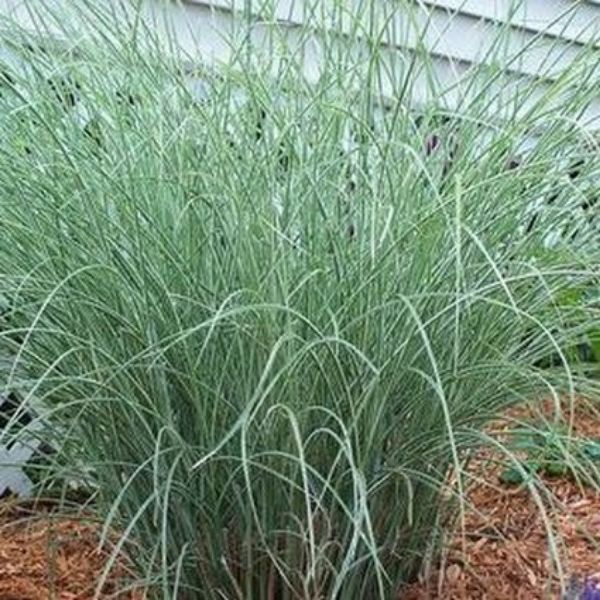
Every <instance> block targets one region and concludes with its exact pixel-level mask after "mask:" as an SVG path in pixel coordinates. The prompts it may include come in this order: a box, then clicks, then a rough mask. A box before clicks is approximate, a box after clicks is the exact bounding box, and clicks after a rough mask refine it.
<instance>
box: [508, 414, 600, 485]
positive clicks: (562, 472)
mask: <svg viewBox="0 0 600 600" xmlns="http://www.w3.org/2000/svg"><path fill="white" fill-rule="evenodd" d="M509 436H510V438H511V441H510V442H509V443H508V445H507V447H508V448H509V449H510V450H511V451H513V452H514V453H515V455H518V456H522V458H520V460H519V463H520V464H519V467H516V466H511V467H509V468H507V469H505V470H504V471H503V472H502V473H501V474H500V481H501V482H502V483H505V484H510V485H519V484H522V483H524V482H525V481H526V480H527V476H528V475H532V476H533V475H536V474H539V475H545V476H547V477H562V476H575V477H578V478H580V479H584V480H589V476H588V475H589V473H588V467H589V463H590V462H591V463H599V462H600V439H585V438H583V439H580V438H572V437H571V436H569V435H568V428H567V427H565V426H562V427H561V426H548V425H545V424H538V426H537V427H536V426H535V424H533V425H532V426H531V427H526V428H519V429H514V430H512V431H510V432H509Z"/></svg>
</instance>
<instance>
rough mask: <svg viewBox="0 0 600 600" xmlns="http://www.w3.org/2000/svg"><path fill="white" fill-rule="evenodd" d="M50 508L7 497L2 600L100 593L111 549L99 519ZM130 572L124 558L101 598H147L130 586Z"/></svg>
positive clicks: (0, 552)
mask: <svg viewBox="0 0 600 600" xmlns="http://www.w3.org/2000/svg"><path fill="white" fill-rule="evenodd" d="M48 508H49V507H48V506H41V507H40V506H38V507H36V508H34V509H33V510H32V509H28V508H25V507H23V506H19V505H15V504H14V503H12V502H11V501H8V502H6V501H5V502H4V503H3V507H2V510H1V511H0V523H1V525H0V600H48V599H50V598H51V599H53V600H88V599H91V598H93V597H94V594H95V591H96V586H97V584H98V582H99V580H100V577H101V576H102V573H103V570H104V568H105V566H106V564H107V559H108V557H109V556H110V550H111V549H110V548H108V547H107V545H106V544H105V545H104V547H103V548H100V545H99V540H100V538H99V532H100V526H99V524H98V523H97V522H94V521H93V520H91V519H90V518H89V517H87V518H85V517H76V516H73V517H71V518H66V517H64V516H61V517H59V516H56V515H53V514H52V512H51V511H50V510H48ZM130 575H131V573H130V571H129V569H127V567H126V562H125V560H124V559H121V560H120V561H119V562H118V563H117V564H116V565H115V567H114V568H113V569H111V571H110V573H109V577H108V578H107V580H106V583H105V585H104V586H103V587H102V590H101V592H102V593H101V594H100V598H115V599H119V600H142V599H143V597H144V596H143V594H142V593H141V592H140V591H139V590H135V589H131V586H130V585H129V586H128V583H127V581H128V579H130V578H131V577H130ZM128 588H129V589H128ZM123 590H128V591H123Z"/></svg>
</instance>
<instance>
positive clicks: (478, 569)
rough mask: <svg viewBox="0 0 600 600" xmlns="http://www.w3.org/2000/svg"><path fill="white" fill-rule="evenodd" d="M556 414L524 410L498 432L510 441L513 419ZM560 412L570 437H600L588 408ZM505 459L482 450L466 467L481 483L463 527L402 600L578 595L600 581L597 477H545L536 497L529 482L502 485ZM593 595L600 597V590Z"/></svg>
mask: <svg viewBox="0 0 600 600" xmlns="http://www.w3.org/2000/svg"><path fill="white" fill-rule="evenodd" d="M554 413H555V411H554V409H553V404H552V403H551V402H548V403H545V404H544V405H543V406H542V408H541V411H540V408H539V407H538V408H535V409H534V408H532V407H521V408H519V409H517V410H514V411H511V413H509V415H508V417H509V420H508V422H507V420H503V421H502V422H501V423H498V424H497V427H495V428H494V433H493V437H495V438H497V439H501V440H502V439H505V438H506V433H505V432H506V430H507V429H509V428H511V429H514V428H515V423H514V421H517V422H528V423H531V422H532V421H534V422H538V421H539V419H540V418H544V419H552V415H553V414H554ZM562 415H563V419H562V422H563V423H568V426H569V427H570V428H571V431H572V435H573V437H581V438H587V439H600V417H599V415H598V414H597V413H596V412H595V411H594V410H593V409H591V408H590V406H589V405H587V404H585V403H583V402H582V403H581V404H578V407H577V409H576V410H574V411H570V410H569V408H568V407H564V406H563V411H562ZM513 419H514V421H513ZM501 460H502V458H501V457H499V456H498V455H497V454H496V455H495V454H494V453H493V452H490V451H489V450H484V451H482V452H480V454H479V456H478V457H477V459H476V460H475V461H473V463H472V464H471V466H470V467H469V469H468V471H469V473H470V475H472V476H473V479H476V484H475V485H472V486H471V488H470V491H469V492H468V494H467V496H468V501H467V504H466V507H465V508H466V514H465V516H464V527H461V528H459V531H457V532H456V533H455V534H454V535H453V536H452V537H451V539H450V540H449V541H448V544H447V548H446V551H445V553H444V557H443V560H442V561H441V564H438V565H437V566H436V567H435V568H434V569H433V570H430V572H429V573H427V574H424V575H423V576H422V577H421V581H420V582H419V583H418V584H415V585H413V586H411V587H410V588H409V589H408V590H406V591H405V593H403V594H402V596H401V598H402V600H425V599H434V598H443V599H444V600H458V599H461V600H462V599H482V600H507V599H510V600H513V599H515V600H521V599H522V600H525V599H527V600H537V599H538V598H539V599H546V598H551V599H561V598H565V599H568V600H578V599H579V598H580V590H581V587H582V586H583V585H584V583H585V582H587V584H588V586H589V587H590V588H591V587H592V586H594V585H595V583H596V582H598V581H600V493H599V491H598V484H599V483H600V481H598V480H596V485H595V486H594V485H586V484H585V483H583V482H581V481H579V482H578V481H576V480H575V478H574V477H573V476H570V475H564V476H561V477H557V478H550V477H546V476H541V477H540V479H541V483H543V486H541V487H539V488H538V489H539V490H540V491H539V493H538V494H537V497H536V494H535V493H532V491H531V490H530V489H529V488H528V487H527V486H509V485H504V484H502V483H500V474H501V472H502V471H503V470H504V469H505V467H504V466H500V465H499V464H498V463H499V462H501ZM544 490H545V491H544ZM541 509H543V510H541ZM552 538H553V539H554V543H555V556H556V557H557V560H553V558H552V552H551V551H550V543H549V542H550V540H551V539H552ZM593 597H594V598H600V589H599V590H598V596H593Z"/></svg>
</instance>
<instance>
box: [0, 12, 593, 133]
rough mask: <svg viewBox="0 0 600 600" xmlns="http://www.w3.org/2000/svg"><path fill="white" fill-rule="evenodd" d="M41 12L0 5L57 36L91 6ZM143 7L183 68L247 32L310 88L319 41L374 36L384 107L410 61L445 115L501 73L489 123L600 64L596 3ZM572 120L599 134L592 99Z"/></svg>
mask: <svg viewBox="0 0 600 600" xmlns="http://www.w3.org/2000/svg"><path fill="white" fill-rule="evenodd" d="M43 4H44V5H45V6H48V7H50V9H51V10H52V11H53V12H54V14H55V15H56V16H57V18H56V22H55V23H54V24H52V23H51V22H50V21H49V20H48V19H45V20H44V22H43V23H41V22H40V20H39V19H38V18H37V17H36V15H35V12H34V11H35V8H34V10H33V11H32V6H34V7H35V4H32V3H31V2H28V1H25V0H0V13H3V14H5V15H8V16H10V17H12V18H14V20H15V21H16V22H18V23H19V24H21V25H23V26H24V27H27V28H29V29H31V28H35V29H38V30H43V29H45V28H47V29H50V30H52V31H51V32H50V33H53V34H56V35H57V36H58V37H60V35H61V30H60V29H61V28H60V23H64V22H76V19H77V10H78V8H77V7H81V6H83V5H89V6H92V7H93V6H94V2H92V1H91V0H89V1H85V0H79V1H73V0H44V3H43ZM98 5H101V6H103V9H104V10H105V8H106V7H107V6H111V7H113V9H114V18H115V19H116V20H120V19H122V18H123V2H122V1H121V0H104V2H102V3H99V4H98ZM142 7H143V13H144V19H145V21H146V22H147V23H148V24H149V26H150V27H151V28H152V29H153V30H154V31H157V32H158V33H159V35H160V36H162V37H163V38H164V39H166V37H167V35H169V34H175V35H174V36H172V37H174V38H175V39H176V40H177V46H178V51H180V52H181V53H182V55H183V56H184V57H185V60H187V61H190V62H191V63H194V62H197V61H202V62H204V63H205V64H206V63H207V64H219V63H227V62H229V61H230V60H231V57H232V54H233V51H234V48H236V46H237V45H238V42H239V41H240V40H241V39H242V38H243V37H244V36H245V35H246V34H247V33H248V32H249V33H250V36H251V39H252V41H253V43H254V47H253V49H254V52H255V53H256V56H257V60H260V56H261V53H263V56H264V57H268V58H269V59H272V58H273V57H274V56H276V55H277V52H274V48H276V47H277V45H278V44H283V45H286V46H287V47H295V48H298V49H299V50H298V51H299V52H300V51H301V53H302V56H303V66H304V71H305V74H306V77H307V78H308V79H309V80H316V79H317V78H318V77H319V74H320V65H321V60H322V59H321V49H322V46H323V43H324V40H325V38H326V37H329V38H330V39H329V40H328V43H330V41H331V39H332V38H333V37H335V38H337V39H342V40H343V41H344V42H348V47H349V48H351V49H353V50H352V51H355V52H360V48H361V44H364V43H365V39H366V36H367V35H368V33H369V32H371V33H372V32H377V33H380V34H381V35H380V43H381V56H382V59H381V76H380V78H379V80H380V89H379V92H380V95H381V97H382V98H383V101H385V98H393V97H394V95H395V91H396V90H397V88H398V87H399V82H400V81H402V79H403V77H404V74H405V73H406V72H407V70H408V68H409V65H410V64H411V62H412V61H415V64H413V65H412V71H411V73H412V77H413V78H414V84H413V85H412V86H411V89H412V94H413V102H414V104H415V105H418V104H423V103H427V102H428V101H431V100H435V101H436V102H438V103H440V104H442V105H444V106H446V107H447V108H451V109H459V108H460V105H461V103H464V102H465V101H468V96H467V95H466V92H465V90H466V89H467V88H466V86H465V85H464V82H465V81H466V80H467V79H468V75H469V74H470V73H471V72H472V67H473V65H474V64H478V63H484V64H488V65H490V66H494V67H496V66H497V67H500V66H501V67H502V68H503V70H504V72H505V75H504V76H503V77H501V78H499V79H498V80H497V83H495V84H493V85H491V86H490V87H489V89H488V90H487V92H488V94H489V96H490V98H491V99H493V102H492V104H491V105H490V113H491V114H493V115H494V116H498V115H503V114H504V115H505V116H507V117H512V116H514V115H512V113H511V112H510V111H511V110H512V104H511V99H512V98H514V95H515V94H516V93H522V92H523V91H526V92H527V94H528V95H529V98H530V100H529V102H530V103H533V102H535V101H536V100H537V99H538V98H539V97H540V96H542V95H543V94H545V93H546V92H547V90H548V89H549V88H550V86H552V84H553V81H554V80H555V79H556V78H557V77H559V76H560V75H561V74H562V73H564V72H565V71H566V72H567V73H568V70H569V67H570V65H572V64H573V61H574V60H576V58H577V56H578V53H579V52H580V51H581V50H582V48H583V47H584V46H586V45H587V46H591V47H592V48H593V51H594V52H597V53H598V61H599V62H600V0H578V1H574V0H521V1H517V2H514V1H513V0H279V1H274V0H183V1H179V2H177V1H164V0H144V1H143V3H142ZM44 33H48V32H46V31H45V32H44ZM425 51H426V52H427V56H428V57H429V58H428V59H427V62H428V63H429V65H428V68H427V69H426V68H425V66H424V64H423V62H424V59H423V58H421V57H422V56H423V55H424V54H423V53H424V52H425ZM415 57H416V59H415ZM432 77H433V79H434V80H435V82H436V83H435V86H432V84H431V80H432ZM534 81H535V86H532V85H531V84H532V82H534ZM576 84H577V82H576V81H574V82H573V85H576ZM357 85H360V81H357ZM599 88H600V82H599ZM434 95H435V97H434ZM599 95H600V93H599ZM530 103H529V104H528V103H525V104H524V108H525V109H526V108H527V107H528V106H529V105H530ZM580 121H581V122H582V123H585V124H586V125H587V126H588V127H591V128H594V129H596V128H598V127H600V99H599V100H597V101H596V102H595V103H593V105H592V106H590V107H589V108H588V110H587V111H586V112H585V113H584V114H582V115H581V118H580Z"/></svg>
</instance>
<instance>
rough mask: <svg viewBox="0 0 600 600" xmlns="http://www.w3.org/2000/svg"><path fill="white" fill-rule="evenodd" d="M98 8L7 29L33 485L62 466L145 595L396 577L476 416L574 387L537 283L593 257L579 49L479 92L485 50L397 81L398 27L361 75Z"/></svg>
mask: <svg viewBox="0 0 600 600" xmlns="http://www.w3.org/2000/svg"><path fill="white" fill-rule="evenodd" d="M90 10H91V9H90ZM86 14H87V13H86ZM88 17H89V15H88ZM109 21H110V19H108V18H107V19H106V20H102V19H98V18H96V19H95V20H93V19H92V18H91V17H89V19H88V20H86V21H85V25H86V27H85V28H83V29H81V30H78V31H79V32H80V31H85V32H86V35H83V34H80V35H78V36H77V37H69V36H66V35H65V36H63V37H62V38H60V36H59V38H60V39H62V40H63V42H62V43H59V42H56V47H54V46H53V47H52V48H51V49H50V48H49V46H48V45H46V46H43V47H42V46H40V45H39V43H36V42H34V41H33V38H32V36H31V35H30V34H26V33H22V34H15V33H14V29H13V30H12V31H13V32H12V33H11V34H10V35H9V34H6V36H5V38H6V39H5V43H6V44H9V47H10V49H11V52H12V54H11V56H13V57H15V59H14V61H13V62H10V63H9V61H5V62H6V64H5V65H4V66H3V69H4V71H5V73H6V74H7V76H5V77H4V79H3V81H4V87H3V89H2V98H1V99H0V102H1V103H2V104H3V109H2V111H1V114H0V132H1V137H0V285H1V291H2V294H3V297H4V298H5V299H6V302H5V304H6V306H7V307H8V308H7V309H6V310H5V313H4V316H3V319H4V320H3V328H2V332H1V338H0V339H1V341H2V351H3V353H4V354H5V356H7V357H10V360H9V361H8V366H7V367H6V369H5V373H4V377H5V380H4V381H5V382H6V386H7V388H9V389H17V390H19V391H20V393H21V394H22V395H23V402H24V403H25V404H27V403H33V402H35V403H37V404H38V405H40V406H43V407H44V415H45V416H44V419H45V421H46V423H47V424H49V425H50V426H51V427H48V428H46V429H47V430H48V436H52V440H51V443H52V444H53V445H54V447H55V448H57V450H56V453H55V454H54V455H53V457H52V459H51V464H50V465H49V466H47V469H46V470H45V471H43V473H42V474H41V475H40V477H39V489H40V493H44V490H46V489H49V488H47V486H50V485H51V484H52V485H56V482H57V481H58V482H60V481H63V482H66V483H65V486H67V487H68V485H70V483H72V482H73V480H74V479H77V480H78V481H79V482H80V484H81V482H82V481H83V482H84V483H83V485H85V486H86V487H87V489H88V490H90V493H91V494H92V496H93V497H92V500H93V506H94V508H95V510H96V511H97V513H98V514H99V515H100V516H101V517H102V518H103V519H104V533H105V535H106V536H107V537H108V536H109V534H112V532H115V531H117V532H119V539H120V541H119V543H118V544H117V546H116V548H115V551H114V556H116V555H117V554H118V553H119V551H121V550H125V551H126V552H128V553H129V555H130V556H131V558H132V559H133V560H134V561H135V563H136V566H137V570H138V573H139V577H140V582H142V583H143V584H144V585H146V586H148V588H149V589H151V590H152V591H153V592H154V593H155V594H156V595H157V596H158V597H160V596H162V597H164V598H176V597H180V598H215V599H216V598H265V599H271V598H282V599H283V598H311V599H314V598H376V597H377V598H391V597H394V594H395V593H397V592H398V590H399V589H400V587H401V586H402V585H403V584H404V583H406V582H408V581H411V580H412V579H414V578H415V576H416V575H417V574H418V572H419V570H420V569H421V568H422V566H423V564H424V562H425V561H426V559H427V557H429V556H431V555H432V553H434V552H435V550H436V549H437V548H438V544H439V542H440V539H441V536H442V532H443V528H444V526H446V525H449V524H450V521H449V520H448V519H449V516H448V515H449V514H456V515H457V516H458V518H459V522H460V515H461V512H462V509H463V508H464V501H463V500H462V493H463V491H464V489H465V487H466V486H467V485H468V484H469V480H468V477H467V475H466V472H465V467H466V464H467V463H468V458H469V456H470V452H471V450H472V449H474V448H476V447H477V446H478V445H479V444H480V443H481V442H482V441H483V440H484V439H485V435H484V433H483V428H484V427H485V425H486V423H487V422H489V420H490V419H491V418H493V417H494V416H495V415H497V414H498V413H499V412H500V411H502V410H503V409H505V408H507V407H509V406H511V405H514V404H516V403H519V402H522V401H523V400H526V399H527V400H531V399H535V398H548V397H549V396H550V397H554V398H555V399H556V400H557V405H558V400H559V399H567V400H570V401H574V400H575V398H576V397H578V396H580V395H581V396H588V397H589V396H593V395H594V394H597V392H598V386H597V384H596V383H594V380H593V379H589V378H588V377H587V375H586V371H585V369H584V368H583V367H582V365H581V364H580V363H579V362H577V361H576V359H574V358H570V357H572V356H573V352H572V350H573V349H574V348H577V347H578V345H579V344H580V343H581V342H582V340H583V339H584V338H585V336H586V335H587V333H588V325H589V324H590V323H591V322H592V321H593V320H594V319H596V320H597V317H598V313H597V307H596V308H594V306H593V305H585V304H578V305H577V307H573V306H572V305H569V304H568V303H566V302H562V301H561V298H563V297H564V294H565V292H566V291H567V290H569V289H572V288H575V287H577V288H586V289H588V288H590V287H592V288H593V287H594V286H598V281H599V279H598V276H599V273H598V270H597V265H598V264H600V263H599V259H600V256H599V251H600V248H599V246H598V244H596V243H594V241H593V237H592V236H591V234H590V232H589V229H586V228H585V227H587V226H588V225H589V223H588V220H587V218H588V216H589V215H590V214H591V213H590V211H591V210H596V211H597V206H596V208H594V206H592V208H591V209H588V212H587V213H585V214H584V213H582V215H583V216H582V217H581V218H580V217H579V216H578V215H579V212H578V211H580V210H583V209H582V208H581V202H582V198H584V197H586V198H587V197H588V196H589V194H590V192H589V189H590V185H589V184H590V181H593V178H594V177H597V176H598V172H599V169H598V167H599V163H598V152H597V148H596V146H595V145H594V140H593V138H592V137H591V136H590V135H589V134H588V132H587V130H586V129H584V128H583V127H580V126H578V125H577V124H576V119H577V117H578V116H579V115H580V114H581V110H582V108H584V107H585V106H587V104H588V103H589V102H590V101H591V100H592V96H593V93H594V91H593V86H592V85H591V84H590V85H589V86H586V81H591V80H592V79H593V78H592V79H590V77H591V75H593V74H594V73H595V70H596V69H597V65H596V63H595V61H594V60H593V55H592V54H591V50H589V49H587V50H586V49H584V50H583V51H582V53H581V56H580V57H579V58H578V60H577V61H576V62H574V64H573V65H572V67H571V68H570V69H569V70H568V71H566V72H564V73H562V74H560V75H558V76H557V77H556V79H555V80H554V81H553V82H552V81H551V82H550V83H548V82H545V83H543V84H542V82H538V83H537V84H533V83H532V84H528V85H529V86H530V87H528V88H526V89H525V88H524V89H523V90H522V91H521V92H520V93H519V94H516V95H515V97H514V99H513V104H510V103H507V104H506V106H505V108H506V107H507V106H512V108H511V109H510V110H513V111H514V113H511V114H507V115H504V116H506V117H507V118H506V119H503V118H502V119H501V118H498V116H499V115H498V114H496V113H495V112H494V111H490V107H493V106H496V104H494V102H495V101H496V100H498V98H499V96H500V92H499V91H498V89H499V88H498V84H499V82H500V83H501V82H502V80H501V78H500V77H499V75H498V73H497V71H496V70H495V69H493V68H490V69H489V70H486V68H485V67H482V68H481V69H479V70H474V72H473V73H472V74H471V75H470V77H471V79H470V80H469V81H470V82H471V83H470V85H469V86H468V90H469V91H468V94H467V93H466V92H465V96H464V98H463V99H462V102H461V103H459V104H458V105H457V106H456V107H455V108H453V109H450V108H448V107H447V106H444V104H443V103H441V102H440V103H437V102H435V101H434V100H432V101H431V102H424V103H421V104H412V103H411V98H413V96H414V94H413V91H414V89H415V88H416V87H417V86H423V85H428V86H430V92H431V97H432V98H435V94H436V93H438V92H439V94H441V88H438V86H441V83H438V82H437V81H436V80H435V78H434V77H431V78H428V79H427V83H426V82H425V81H424V79H423V77H422V74H423V73H424V72H425V73H427V72H431V73H433V66H432V63H431V62H430V60H431V59H429V58H428V57H427V55H426V54H424V53H423V52H421V51H420V50H418V49H417V51H416V52H415V54H414V57H416V58H414V60H413V63H410V64H409V63H406V64H405V65H404V69H403V70H400V71H399V72H398V73H399V77H398V79H397V80H395V81H394V82H393V85H392V84H390V85H391V88H390V90H388V91H389V93H386V95H385V98H383V97H380V91H381V90H380V88H379V78H378V77H377V76H375V72H376V71H377V69H378V65H379V61H383V58H382V57H381V56H379V54H378V52H377V51H376V50H375V49H374V48H375V45H369V48H370V50H368V52H371V53H372V54H371V55H370V58H371V60H370V61H367V62H366V63H365V62H364V61H363V60H362V58H363V56H361V55H359V54H361V53H357V54H356V56H355V55H354V54H352V53H348V54H347V55H341V54H340V53H339V52H337V51H336V49H337V46H336V44H339V43H340V41H339V40H338V39H329V38H327V36H323V38H322V39H321V43H322V47H323V48H328V46H327V44H331V47H330V50H331V52H323V53H322V57H321V63H320V67H319V72H318V76H314V73H313V74H312V76H311V77H308V76H307V75H306V69H304V67H303V64H302V63H301V61H300V60H299V59H298V55H297V53H296V51H295V50H294V48H287V50H286V46H285V45H282V46H281V47H279V48H278V50H277V52H278V53H279V54H277V58H278V60H277V61H268V60H264V62H261V61H258V60H254V58H253V56H254V55H252V51H253V48H252V46H251V45H250V46H248V47H241V50H240V51H239V52H236V53H233V54H232V58H231V61H230V63H229V64H227V65H224V66H223V67H222V68H220V69H217V70H216V71H211V70H208V69H200V68H199V67H198V68H195V67H194V68H192V66H190V65H189V60H188V62H187V63H186V61H185V60H183V59H184V58H186V57H182V56H177V55H175V56H174V55H173V54H169V53H167V52H166V50H165V52H164V53H163V52H162V51H160V46H159V41H157V40H154V38H153V37H152V36H150V34H149V33H148V31H147V30H146V29H144V27H141V26H140V24H139V22H138V21H135V22H134V23H133V25H134V26H135V27H133V26H132V28H131V30H130V29H128V28H126V27H125V26H122V28H121V29H119V30H116V29H115V28H111V27H110V25H109V24H107V23H109ZM62 26H63V27H65V28H66V27H67V25H65V24H64V23H62ZM363 35H367V34H366V33H365V32H363ZM372 35H373V38H372V40H375V39H376V37H377V34H376V32H375V33H373V34H372ZM307 36H308V33H307ZM35 39H36V40H37V39H38V38H37V37H36V38H35ZM243 39H246V38H243ZM278 39H279V38H278ZM65 40H66V41H65ZM73 40H74V41H73ZM279 41H281V40H279ZM173 46H174V44H172V45H171V46H170V47H169V49H170V50H171V51H172V50H173ZM501 47H502V44H501V43H500V42H499V43H498V52H500V48H501ZM365 51H367V50H365ZM257 52H258V51H257ZM286 52H287V54H286ZM283 58H286V59H287V60H282V59H283ZM188 59H189V57H188ZM417 63H418V65H417ZM184 64H187V66H186V68H185V69H184V68H183V67H182V65H184ZM411 64H412V66H411ZM415 65H417V66H415ZM428 69H429V70H430V71H427V70H428ZM8 75H9V76H8ZM194 78H195V80H196V85H192V83H191V82H192V80H193V79H194ZM198 81H200V82H201V83H198ZM357 82H358V83H360V84H361V85H356V83H357ZM574 83H577V84H578V85H572V84H574ZM532 86H533V87H532ZM535 86H538V87H535ZM544 86H546V87H544ZM534 87H535V90H536V93H537V92H539V93H537V95H535V94H534V93H533V91H532V90H533V88H534ZM199 90H200V92H201V93H199ZM540 90H541V92H540ZM439 94H438V95H439ZM440 97H441V96H440ZM517 116H518V118H517ZM531 140H534V142H535V143H532V144H529V145H530V146H531V149H530V150H529V151H528V153H526V154H523V155H522V156H521V157H520V162H518V161H516V160H513V157H515V156H516V155H517V154H518V153H519V152H520V150H519V148H520V147H521V145H522V144H523V143H524V142H525V141H531ZM575 160H581V167H580V172H579V174H578V178H577V179H572V178H570V177H569V173H568V172H569V168H570V165H571V164H572V162H573V161H575ZM586 194H587V195H588V196H586ZM552 195H556V198H555V200H554V201H553V202H551V203H545V202H544V199H547V198H549V197H550V196H552ZM532 207H533V208H532ZM565 207H568V208H565ZM532 211H533V213H535V215H536V218H535V220H534V223H533V224H532V225H530V222H531V215H532V214H533V213H532ZM578 227H579V228H580V230H577V231H576V229H577V228H578ZM575 233H576V235H575ZM549 240H550V241H549ZM572 315H577V318H576V319H574V318H570V316H572ZM548 356H552V357H553V360H552V361H550V364H546V363H547V362H548V361H546V363H544V360H545V359H547V357H548ZM507 452H508V450H507ZM516 464H518V463H516ZM448 482H451V485H452V488H451V490H450V491H448V490H446V491H445V493H444V494H442V490H443V488H444V485H445V484H447V483H448ZM532 485H533V484H532ZM65 493H68V492H67V491H65ZM540 506H541V504H540ZM442 510H445V511H446V512H444V513H442ZM448 511H449V512H448ZM442 514H444V515H446V516H445V517H444V519H442V517H441V515H442ZM555 558H556V556H555ZM556 563H557V569H558V570H560V562H559V560H558V559H557V560H556ZM109 568H110V563H109V564H107V572H108V570H109ZM100 587H101V582H100V583H99V587H98V589H100Z"/></svg>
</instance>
